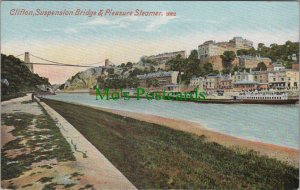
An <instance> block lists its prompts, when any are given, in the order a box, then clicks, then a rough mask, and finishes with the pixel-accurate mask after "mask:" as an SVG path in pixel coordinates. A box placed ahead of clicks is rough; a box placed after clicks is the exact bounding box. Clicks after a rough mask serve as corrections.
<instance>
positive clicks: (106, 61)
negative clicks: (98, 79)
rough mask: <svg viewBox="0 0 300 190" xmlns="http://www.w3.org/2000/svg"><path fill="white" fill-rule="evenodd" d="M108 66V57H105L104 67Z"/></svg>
mask: <svg viewBox="0 0 300 190" xmlns="http://www.w3.org/2000/svg"><path fill="white" fill-rule="evenodd" d="M108 66H109V59H105V67H108Z"/></svg>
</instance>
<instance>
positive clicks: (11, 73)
mask: <svg viewBox="0 0 300 190" xmlns="http://www.w3.org/2000/svg"><path fill="white" fill-rule="evenodd" d="M1 79H7V80H8V82H9V86H8V87H6V86H5V85H3V84H2V85H1V100H2V101H3V100H8V99H11V98H15V97H19V96H22V93H21V92H26V91H34V90H37V88H36V85H40V84H50V83H49V82H48V79H46V78H43V77H40V76H39V75H37V74H34V73H31V72H30V71H29V69H28V68H27V67H26V66H25V65H24V64H23V62H22V61H21V60H20V59H18V58H15V57H14V56H12V55H9V56H6V55H4V54H1ZM7 91H8V92H9V94H8V93H7Z"/></svg>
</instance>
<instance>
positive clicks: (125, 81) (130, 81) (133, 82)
mask: <svg viewBox="0 0 300 190" xmlns="http://www.w3.org/2000/svg"><path fill="white" fill-rule="evenodd" d="M97 83H98V85H99V88H102V89H104V88H111V89H120V88H136V87H138V86H139V80H138V78H137V77H129V78H121V77H119V76H118V75H112V76H111V77H109V78H107V79H104V78H102V77H99V78H98V79H97Z"/></svg>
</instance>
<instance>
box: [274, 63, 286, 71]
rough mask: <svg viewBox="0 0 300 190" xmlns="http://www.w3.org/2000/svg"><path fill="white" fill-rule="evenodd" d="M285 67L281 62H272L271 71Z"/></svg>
mask: <svg viewBox="0 0 300 190" xmlns="http://www.w3.org/2000/svg"><path fill="white" fill-rule="evenodd" d="M283 69H285V67H284V66H283V65H282V64H281V63H272V70H273V71H279V70H283Z"/></svg>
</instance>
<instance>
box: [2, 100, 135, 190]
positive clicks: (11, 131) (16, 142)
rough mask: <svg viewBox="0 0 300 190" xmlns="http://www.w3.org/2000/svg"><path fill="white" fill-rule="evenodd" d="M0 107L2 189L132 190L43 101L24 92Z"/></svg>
mask: <svg viewBox="0 0 300 190" xmlns="http://www.w3.org/2000/svg"><path fill="white" fill-rule="evenodd" d="M1 108H2V113H1V117H2V120H1V151H2V155H1V159H2V169H1V173H2V181H1V187H2V188H3V189H53V188H56V189H136V188H135V186H134V185H133V184H132V183H131V182H130V181H129V180H128V179H127V178H126V177H125V176H124V175H123V174H122V173H121V172H120V171H119V170H118V169H117V168H116V167H115V166H113V165H112V164H111V163H110V162H109V160H107V159H106V158H105V156H104V155H102V154H101V152H99V151H98V149H96V148H95V147H94V146H93V145H92V144H91V143H90V142H89V141H88V140H87V139H85V137H83V136H82V135H81V134H80V133H79V132H78V131H77V130H76V129H75V128H74V127H73V126H72V125H71V124H70V123H69V122H67V121H66V120H65V119H64V118H63V117H62V116H61V115H59V114H58V113H57V112H56V111H54V110H53V109H52V108H51V107H49V106H48V105H46V104H45V103H43V102H31V95H27V96H25V97H21V98H16V99H13V100H9V101H5V102H2V103H1Z"/></svg>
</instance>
